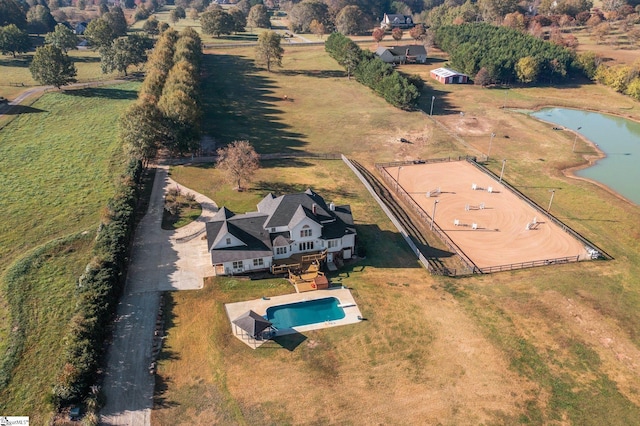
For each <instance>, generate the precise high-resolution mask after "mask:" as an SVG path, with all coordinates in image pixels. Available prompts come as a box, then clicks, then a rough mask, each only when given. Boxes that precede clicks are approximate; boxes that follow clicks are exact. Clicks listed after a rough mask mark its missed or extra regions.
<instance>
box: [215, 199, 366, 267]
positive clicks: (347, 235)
mask: <svg viewBox="0 0 640 426" xmlns="http://www.w3.org/2000/svg"><path fill="white" fill-rule="evenodd" d="M206 230H207V244H208V250H209V253H210V254H211V263H212V264H213V266H214V270H215V274H216V275H231V274H239V273H244V272H251V271H260V270H268V269H270V268H271V265H272V264H273V262H274V260H280V259H287V258H290V257H292V256H294V255H299V254H311V253H319V252H323V251H325V250H326V251H327V261H328V262H332V261H334V259H335V258H336V257H338V258H342V259H350V258H352V257H353V256H354V251H355V237H356V230H355V226H354V225H353V216H352V215H351V207H349V206H348V205H344V206H337V205H335V204H334V203H329V204H328V205H327V204H326V203H325V201H324V199H323V198H322V197H321V196H320V195H318V194H316V193H315V192H313V191H312V190H310V189H308V190H307V191H305V192H302V193H298V194H287V195H282V196H280V197H275V196H274V195H273V194H268V195H267V196H266V197H264V199H263V200H262V201H260V203H258V211H257V212H250V213H245V214H235V213H233V212H232V211H230V210H228V209H227V208H225V207H223V208H221V209H220V210H219V211H218V213H216V215H215V216H214V217H213V218H212V220H211V221H210V222H208V223H207V225H206Z"/></svg>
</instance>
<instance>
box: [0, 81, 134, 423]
mask: <svg viewBox="0 0 640 426" xmlns="http://www.w3.org/2000/svg"><path fill="white" fill-rule="evenodd" d="M137 88H138V85H137V84H134V83H129V84H123V85H118V86H113V87H101V88H94V89H83V90H77V91H71V92H68V93H49V94H46V95H44V96H43V97H42V98H40V99H39V100H38V101H36V102H35V103H34V104H33V105H32V107H31V108H32V111H30V113H25V114H23V115H20V116H19V117H16V118H15V120H13V121H12V122H11V123H10V124H9V125H8V126H6V127H5V128H4V129H3V130H2V131H1V132H0V180H1V181H2V182H3V184H4V185H5V188H6V190H5V191H3V192H2V193H0V215H1V216H2V217H3V221H2V223H0V276H3V275H4V274H5V272H6V271H7V270H8V269H9V268H10V265H11V264H12V263H14V262H16V261H18V260H19V259H22V258H24V256H26V255H27V254H28V253H30V252H32V251H33V250H35V249H37V248H38V247H41V246H43V245H44V244H46V243H48V242H50V241H52V240H54V239H57V238H61V237H65V236H68V235H73V234H76V233H78V232H82V231H85V230H87V231H89V237H88V238H89V239H91V238H93V235H95V234H94V232H95V227H96V225H97V223H98V220H99V218H100V214H101V212H102V210H103V208H104V206H105V204H106V201H107V200H108V199H109V198H110V197H111V196H112V194H113V189H114V184H115V181H116V176H117V175H119V173H120V171H121V170H122V165H121V160H122V150H121V147H120V145H119V142H118V141H117V137H116V131H117V127H116V120H117V117H118V115H119V113H120V112H121V111H123V110H124V108H125V107H126V106H127V105H128V104H129V103H130V102H131V101H132V100H133V99H135V98H136V96H137ZM79 241H80V242H75V243H73V244H71V246H70V248H67V247H61V248H58V249H56V250H53V251H52V252H51V253H47V254H43V255H42V259H41V260H39V262H40V261H42V262H44V260H45V259H46V262H45V263H44V264H43V265H40V264H38V265H37V267H33V268H32V269H31V270H30V272H29V274H30V275H29V277H30V278H29V280H28V282H29V284H30V287H29V288H28V289H25V294H24V300H26V302H25V303H27V305H28V306H29V307H31V306H36V307H37V309H33V311H31V310H28V315H29V320H28V321H29V327H34V328H37V331H38V333H39V334H37V335H32V334H29V335H28V336H27V343H26V346H25V351H26V353H25V355H24V358H23V359H22V360H21V363H20V364H19V365H18V367H17V368H16V370H15V374H16V375H15V377H14V378H13V380H12V381H11V382H10V383H9V386H8V387H7V388H6V389H5V390H4V391H2V393H0V411H2V412H9V411H11V412H17V411H14V410H13V408H14V407H24V410H22V411H20V412H22V413H26V414H27V415H31V416H34V417H35V416H36V415H42V416H46V413H47V409H48V407H46V406H45V405H43V404H44V403H43V400H44V396H45V395H46V394H47V393H48V392H49V391H50V386H51V383H52V382H51V376H50V375H51V374H55V373H56V372H57V371H59V370H56V369H55V368H51V369H50V371H46V373H41V372H40V369H42V368H43V367H42V366H55V365H56V362H57V360H58V359H59V358H60V353H59V349H60V348H61V346H60V345H61V342H59V341H58V339H59V336H60V334H61V333H62V332H63V330H64V329H65V328H66V326H67V322H66V321H64V318H68V317H65V315H67V316H68V315H69V313H70V312H71V311H72V310H73V308H74V303H73V302H70V300H72V297H73V289H74V286H75V284H74V283H75V280H76V279H77V277H78V276H79V275H80V274H81V272H82V270H83V268H84V265H85V264H86V262H87V260H88V254H87V253H86V251H85V250H84V249H83V248H86V247H88V246H87V244H89V242H87V241H85V239H80V240H79ZM54 289H55V290H54ZM5 292H6V283H5V282H3V283H2V295H1V296H0V308H1V309H0V311H2V312H3V321H1V322H0V324H1V328H0V354H2V355H4V353H5V350H6V344H7V335H8V332H9V330H10V329H11V327H12V324H11V318H10V317H9V315H8V312H9V309H10V307H9V306H8V299H7V295H6V294H5ZM55 292H59V294H51V293H55ZM15 296H16V295H12V297H15ZM44 296H46V298H41V297H44ZM52 299H55V300H52ZM48 310H51V312H48ZM53 315H58V316H56V317H55V318H56V319H55V320H53V319H51V318H52V316H53ZM50 316H51V317H50ZM30 330H31V328H30ZM36 336H41V337H42V338H41V339H40V338H39V337H36ZM56 348H57V349H56ZM18 401H20V402H19V403H18ZM18 404H22V405H18ZM34 417H32V418H34Z"/></svg>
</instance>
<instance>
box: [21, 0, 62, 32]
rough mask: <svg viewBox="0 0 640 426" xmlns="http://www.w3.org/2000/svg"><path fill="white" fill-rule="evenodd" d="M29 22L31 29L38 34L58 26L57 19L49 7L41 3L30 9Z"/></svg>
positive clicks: (28, 13)
mask: <svg viewBox="0 0 640 426" xmlns="http://www.w3.org/2000/svg"><path fill="white" fill-rule="evenodd" d="M27 23H28V28H29V31H31V32H32V33H36V34H45V33H48V32H50V31H53V29H54V28H55V26H56V20H55V19H53V16H52V15H51V11H49V8H48V7H46V6H42V5H40V4H38V5H36V6H34V7H32V8H30V9H29V11H28V12H27Z"/></svg>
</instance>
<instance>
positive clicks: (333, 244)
mask: <svg viewBox="0 0 640 426" xmlns="http://www.w3.org/2000/svg"><path fill="white" fill-rule="evenodd" d="M327 247H328V248H334V247H338V240H329V241H328V245H327Z"/></svg>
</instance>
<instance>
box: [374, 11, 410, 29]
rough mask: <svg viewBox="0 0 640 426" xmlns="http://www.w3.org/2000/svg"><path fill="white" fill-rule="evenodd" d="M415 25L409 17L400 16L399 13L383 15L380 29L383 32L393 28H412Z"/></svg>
mask: <svg viewBox="0 0 640 426" xmlns="http://www.w3.org/2000/svg"><path fill="white" fill-rule="evenodd" d="M414 25H415V24H414V23H413V19H412V18H411V15H401V14H399V13H385V14H384V17H383V18H382V21H381V22H380V28H382V29H383V30H392V29H393V28H402V29H407V28H413V26H414Z"/></svg>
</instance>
